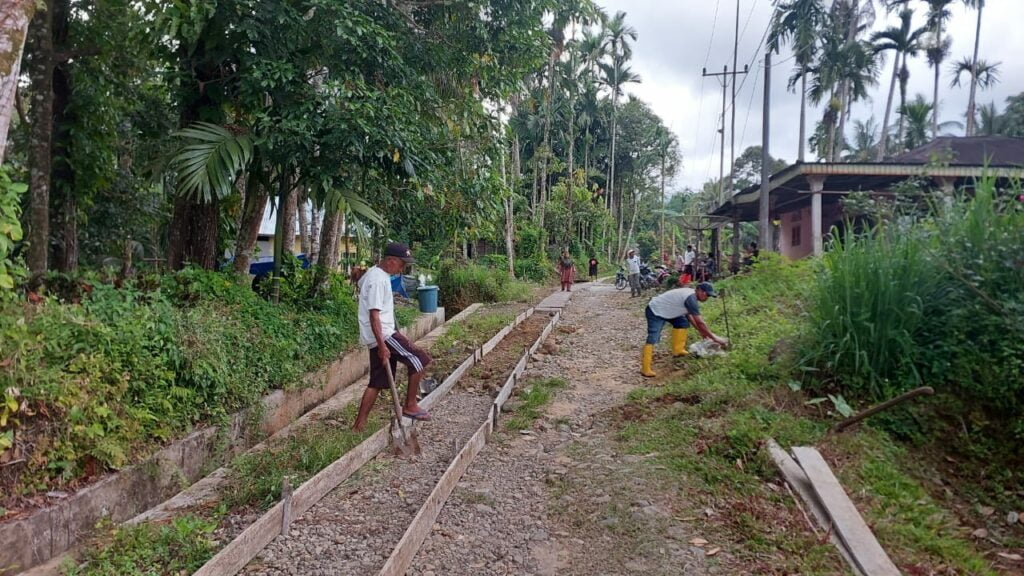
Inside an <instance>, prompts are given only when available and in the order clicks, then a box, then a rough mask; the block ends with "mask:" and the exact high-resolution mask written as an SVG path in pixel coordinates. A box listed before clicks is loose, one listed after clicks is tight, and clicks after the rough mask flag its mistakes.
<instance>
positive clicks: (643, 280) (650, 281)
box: [640, 264, 660, 290]
mask: <svg viewBox="0 0 1024 576" xmlns="http://www.w3.org/2000/svg"><path fill="white" fill-rule="evenodd" d="M659 284H660V282H659V281H658V276H657V275H655V273H654V272H653V271H652V270H651V267H650V266H648V265H647V264H641V265H640V289H641V290H646V289H648V288H654V287H655V286H658V285H659Z"/></svg>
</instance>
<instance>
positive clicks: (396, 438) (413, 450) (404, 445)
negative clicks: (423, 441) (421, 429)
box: [391, 420, 422, 458]
mask: <svg viewBox="0 0 1024 576" xmlns="http://www.w3.org/2000/svg"><path fill="white" fill-rule="evenodd" d="M421 451H422V450H421V448H420V442H419V437H418V435H417V434H416V430H414V429H412V428H403V427H401V426H396V425H395V421H394V420H392V421H391V452H392V454H394V455H395V456H397V457H399V458H412V457H414V456H419V455H420V452H421Z"/></svg>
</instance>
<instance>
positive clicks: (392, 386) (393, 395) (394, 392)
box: [384, 360, 407, 444]
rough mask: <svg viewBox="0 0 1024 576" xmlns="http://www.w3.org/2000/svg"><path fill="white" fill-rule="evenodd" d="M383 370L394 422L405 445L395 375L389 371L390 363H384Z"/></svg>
mask: <svg viewBox="0 0 1024 576" xmlns="http://www.w3.org/2000/svg"><path fill="white" fill-rule="evenodd" d="M384 370H386V371H387V373H388V388H389V389H390V390H391V402H392V406H393V407H394V410H395V421H396V422H397V423H398V431H399V432H401V434H402V443H403V444H405V443H406V441H407V440H406V436H405V426H404V425H403V424H402V403H401V401H400V400H399V399H398V387H397V386H395V374H394V372H392V371H391V361H390V360H388V361H387V362H385V363H384Z"/></svg>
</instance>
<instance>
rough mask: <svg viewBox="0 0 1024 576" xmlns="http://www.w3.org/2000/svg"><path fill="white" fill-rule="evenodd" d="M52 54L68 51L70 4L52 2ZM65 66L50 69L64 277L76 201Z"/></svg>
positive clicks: (74, 251)
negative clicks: (51, 72) (51, 70)
mask: <svg viewBox="0 0 1024 576" xmlns="http://www.w3.org/2000/svg"><path fill="white" fill-rule="evenodd" d="M52 9H53V21H52V26H53V49H54V54H59V53H62V52H67V51H68V50H70V48H71V47H70V46H69V43H68V32H69V19H70V16H71V14H70V12H71V6H70V1H69V0H53V7H52ZM69 66H70V64H69V63H68V62H63V63H56V62H54V67H53V142H52V146H51V153H50V157H51V159H52V164H51V167H52V173H51V180H50V189H51V194H50V196H51V214H52V215H56V218H55V219H54V218H51V226H53V225H54V224H56V225H57V227H58V230H59V233H58V234H56V236H58V237H59V242H57V244H56V254H55V255H56V256H57V258H56V264H57V268H58V269H59V270H60V271H61V272H64V273H66V274H68V273H71V272H74V271H75V270H76V269H77V268H78V251H79V247H78V246H79V245H78V198H77V191H76V187H75V174H74V168H73V166H72V164H71V142H70V140H71V127H72V125H73V124H74V123H75V120H76V119H75V118H72V117H71V116H70V114H71V106H70V105H71V96H72V94H73V92H74V91H73V89H72V86H71V71H70V70H69V69H68V67H69Z"/></svg>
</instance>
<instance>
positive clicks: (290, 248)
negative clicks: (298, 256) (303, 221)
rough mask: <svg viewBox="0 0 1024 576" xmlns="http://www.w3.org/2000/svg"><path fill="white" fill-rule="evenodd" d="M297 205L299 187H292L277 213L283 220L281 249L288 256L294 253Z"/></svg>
mask: <svg viewBox="0 0 1024 576" xmlns="http://www.w3.org/2000/svg"><path fill="white" fill-rule="evenodd" d="M298 207H299V189H298V188H292V189H291V191H290V192H289V193H288V199H287V200H286V201H285V202H284V205H283V206H282V207H281V212H280V214H278V216H279V217H280V218H282V219H283V220H284V230H283V233H282V236H281V251H282V253H283V254H284V255H286V257H288V258H290V257H292V256H294V255H295V236H296V234H295V217H296V216H297V215H298ZM300 242H301V240H300Z"/></svg>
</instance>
